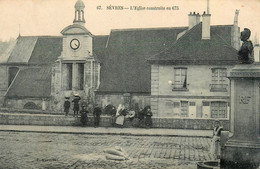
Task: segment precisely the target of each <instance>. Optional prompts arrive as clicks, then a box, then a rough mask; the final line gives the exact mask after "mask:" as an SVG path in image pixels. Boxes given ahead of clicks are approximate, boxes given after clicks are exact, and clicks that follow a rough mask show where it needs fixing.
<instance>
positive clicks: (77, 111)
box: [64, 94, 102, 127]
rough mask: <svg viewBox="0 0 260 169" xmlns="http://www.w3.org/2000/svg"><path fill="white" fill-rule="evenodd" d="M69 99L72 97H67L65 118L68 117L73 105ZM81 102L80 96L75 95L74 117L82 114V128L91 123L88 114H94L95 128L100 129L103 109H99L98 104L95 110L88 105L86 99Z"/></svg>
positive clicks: (73, 100) (73, 101)
mask: <svg viewBox="0 0 260 169" xmlns="http://www.w3.org/2000/svg"><path fill="white" fill-rule="evenodd" d="M69 99H70V97H65V102H64V112H65V116H68V114H69V110H70V105H71V104H70V101H69ZM80 100H81V98H80V96H79V95H78V94H74V98H73V99H72V103H73V116H74V117H75V116H78V115H79V114H80V122H81V124H82V126H86V125H87V123H88V121H89V120H88V114H89V113H91V112H92V113H93V117H94V127H98V126H99V122H100V115H101V114H102V109H101V108H100V107H98V105H97V104H96V105H95V107H94V109H93V106H92V104H88V103H87V101H86V100H85V99H83V100H82V101H81V102H80ZM80 105H81V110H80Z"/></svg>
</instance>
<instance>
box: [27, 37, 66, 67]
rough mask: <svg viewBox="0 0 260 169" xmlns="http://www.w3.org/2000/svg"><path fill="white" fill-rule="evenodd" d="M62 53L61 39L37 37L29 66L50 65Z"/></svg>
mask: <svg viewBox="0 0 260 169" xmlns="http://www.w3.org/2000/svg"><path fill="white" fill-rule="evenodd" d="M61 52H62V37H55V36H43V37H41V36H40V37H38V39H37V42H36V44H35V46H34V50H33V52H32V54H31V57H30V59H29V61H28V63H29V64H52V63H54V62H55V61H56V60H57V59H58V57H59V56H60V55H61Z"/></svg>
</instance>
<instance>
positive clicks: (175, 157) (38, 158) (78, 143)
mask: <svg viewBox="0 0 260 169" xmlns="http://www.w3.org/2000/svg"><path fill="white" fill-rule="evenodd" d="M209 145H210V139H209V138H202V137H167V136H124V135H82V134H55V133H27V132H0V146H1V154H0V164H1V168H27V169H28V168H194V167H195V168H196V161H203V160H210V159H212V156H211V155H209V153H208V149H209ZM115 146H120V147H122V148H123V149H124V150H125V151H126V152H127V153H128V155H129V156H130V160H127V161H111V160H106V158H105V154H104V153H103V150H104V149H105V148H110V147H115Z"/></svg>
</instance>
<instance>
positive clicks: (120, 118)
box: [116, 104, 125, 126]
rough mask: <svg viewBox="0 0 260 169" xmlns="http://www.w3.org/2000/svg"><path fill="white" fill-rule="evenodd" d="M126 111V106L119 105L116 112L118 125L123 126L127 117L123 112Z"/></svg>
mask: <svg viewBox="0 0 260 169" xmlns="http://www.w3.org/2000/svg"><path fill="white" fill-rule="evenodd" d="M124 110H125V106H124V105H122V104H119V106H118V108H117V111H116V124H118V125H120V126H123V124H124V119H125V116H124V115H122V112H123V111H124Z"/></svg>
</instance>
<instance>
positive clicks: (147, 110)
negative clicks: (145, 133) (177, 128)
mask: <svg viewBox="0 0 260 169" xmlns="http://www.w3.org/2000/svg"><path fill="white" fill-rule="evenodd" d="M144 110H145V111H144V112H145V126H146V128H150V127H152V125H153V122H152V116H153V113H152V111H151V107H150V106H146V107H145V108H144Z"/></svg>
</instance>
